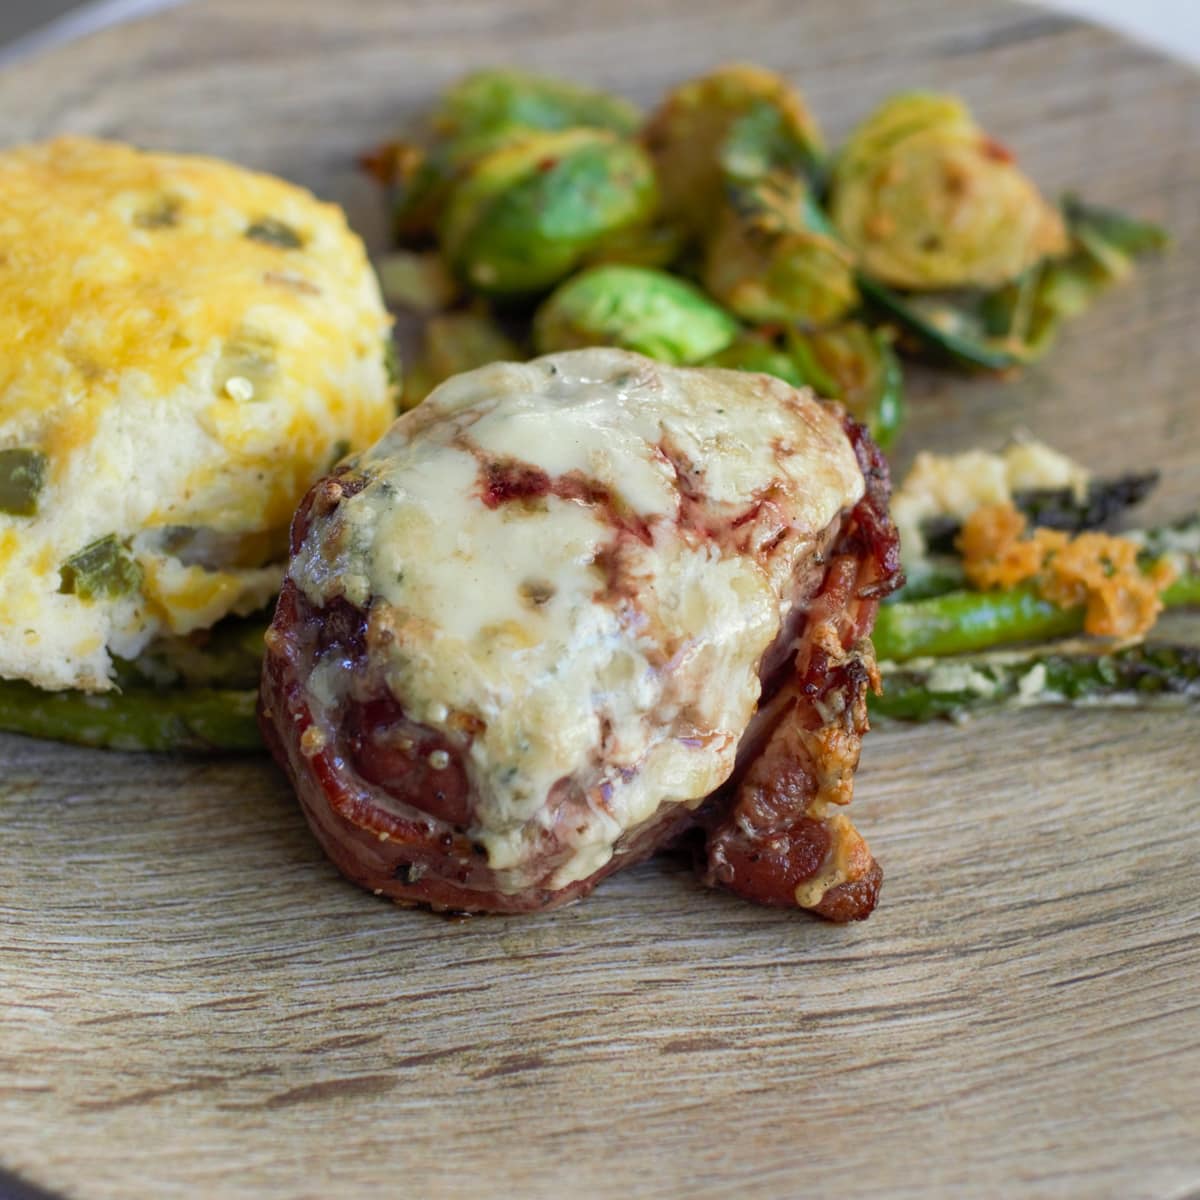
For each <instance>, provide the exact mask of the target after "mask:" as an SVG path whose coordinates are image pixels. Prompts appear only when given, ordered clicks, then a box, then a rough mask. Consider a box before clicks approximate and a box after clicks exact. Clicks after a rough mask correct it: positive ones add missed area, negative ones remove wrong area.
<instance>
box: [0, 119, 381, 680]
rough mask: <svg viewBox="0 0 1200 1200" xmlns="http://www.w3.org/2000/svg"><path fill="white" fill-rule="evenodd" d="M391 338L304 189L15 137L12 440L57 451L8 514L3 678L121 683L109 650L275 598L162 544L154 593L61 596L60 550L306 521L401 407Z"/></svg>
mask: <svg viewBox="0 0 1200 1200" xmlns="http://www.w3.org/2000/svg"><path fill="white" fill-rule="evenodd" d="M264 222H274V223H275V225H274V227H273V228H274V230H275V234H276V237H277V238H278V236H279V230H280V223H282V226H285V227H286V229H287V230H290V231H291V233H292V234H294V235H295V240H296V241H298V242H299V243H300V244H298V245H290V244H288V245H279V244H270V242H269V241H267V242H264V241H262V240H256V238H255V237H252V236H248V233H249V232H250V231H252V230H253V229H254V227H255V226H256V224H257V225H259V226H261V225H262V224H263V223H264ZM270 228H271V227H270V226H268V230H269V229H270ZM285 240H286V239H285ZM387 333H388V318H387V315H386V313H385V311H384V309H383V305H382V301H381V299H380V297H379V291H378V286H377V284H376V281H375V278H374V276H373V274H372V272H371V269H370V266H369V264H368V262H367V259H366V254H365V251H364V249H363V246H362V243H361V242H360V241H359V240H358V238H357V237H356V236H355V235H354V234H353V233H352V232H351V231H350V230H349V228H348V227H347V225H346V221H345V218H344V216H343V215H342V213H341V211H340V210H339V209H338V208H336V207H335V206H333V205H328V204H321V203H318V202H317V201H316V200H315V199H314V198H313V197H312V196H311V195H310V194H309V193H307V192H305V191H304V190H302V189H301V188H298V187H295V186H293V185H291V184H288V183H285V182H284V181H282V180H279V179H274V178H271V177H270V176H266V175H260V174H255V173H253V172H250V171H246V170H243V169H241V168H238V167H235V166H232V165H230V164H227V163H221V162H218V161H216V160H212V159H205V158H197V157H191V156H184V155H166V154H145V153H141V152H139V151H137V150H134V149H132V148H131V147H128V146H123V145H119V144H116V143H109V142H101V141H94V140H91V139H87V138H60V139H58V140H56V141H53V142H48V143H44V144H39V145H32V146H24V147H18V148H16V149H14V150H10V151H8V152H6V153H2V154H0V344H2V345H3V346H4V347H5V354H4V356H3V359H0V450H3V449H8V448H11V447H27V448H35V449H37V450H39V451H40V452H42V453H43V454H44V455H45V456H46V463H47V467H46V481H45V485H44V487H43V489H42V493H41V495H40V497H39V504H38V512H37V514H36V516H33V517H29V516H14V515H9V514H4V513H0V560H3V577H2V579H0V676H6V675H17V676H24V677H25V678H28V679H32V680H33V681H34V682H36V683H39V684H41V685H42V686H45V687H64V686H77V687H88V688H97V689H99V688H104V687H106V686H108V680H107V672H108V667H109V662H108V656H107V653H106V647H108V648H111V649H113V650H116V651H117V652H119V653H122V654H130V653H136V652H137V650H138V649H139V648H140V647H141V646H142V645H144V644H145V642H146V641H147V640H148V639H149V638H150V637H152V636H153V635H154V634H155V633H157V632H160V631H162V630H185V629H189V628H195V627H197V626H198V625H205V624H209V623H211V622H212V621H213V620H215V619H217V618H218V617H220V616H222V615H224V614H225V613H227V612H230V611H245V610H247V609H249V608H253V607H255V606H256V605H258V604H261V603H262V602H263V600H264V599H265V598H266V597H267V595H268V594H269V591H270V584H269V583H268V582H266V581H265V577H264V576H263V575H262V573H261V570H258V569H257V566H256V564H249V567H248V569H247V570H242V569H239V568H236V567H235V568H231V569H217V570H213V571H200V570H199V569H195V570H191V571H181V570H176V569H173V568H172V566H171V564H170V563H163V562H157V561H153V560H152V557H150V556H149V552H147V556H146V557H145V558H144V561H143V562H142V564H141V565H142V567H143V570H144V572H145V574H146V576H147V578H148V579H149V580H150V586H149V588H148V590H147V591H146V592H145V593H143V594H142V595H139V596H135V597H132V598H126V599H121V600H119V601H114V602H112V603H108V602H104V601H94V602H90V603H85V602H84V601H82V600H80V599H78V598H77V597H74V596H65V595H61V594H60V593H59V590H58V589H59V582H60V580H59V568H60V565H61V563H62V562H63V560H64V559H66V558H67V557H69V556H70V555H72V554H73V553H75V552H76V551H78V550H80V549H81V548H82V547H84V546H86V545H88V544H89V543H90V542H93V541H95V540H97V539H99V538H103V537H107V536H108V535H110V534H115V535H116V536H117V537H118V538H119V539H120V540H121V541H124V542H126V543H128V542H129V541H131V540H132V539H133V538H135V537H139V535H142V534H143V533H144V532H145V531H146V530H148V529H156V528H159V527H187V528H198V529H213V530H218V531H221V532H223V533H228V534H233V535H255V534H257V533H259V532H262V531H266V530H281V529H283V528H284V527H286V524H287V522H288V520H289V519H290V517H291V514H292V511H293V510H294V508H295V505H296V503H297V502H298V500H299V498H300V496H301V495H302V494H303V492H304V490H305V488H306V487H307V486H308V484H309V483H311V481H312V480H313V479H314V478H315V477H316V476H317V475H318V474H320V472H321V471H323V470H325V469H327V467H328V466H329V463H330V460H331V458H332V457H333V450H334V447H335V446H337V445H338V444H339V443H344V444H346V445H348V446H349V447H351V448H357V447H361V446H365V445H368V444H370V442H371V441H372V440H373V439H374V438H376V437H378V436H379V434H380V433H381V432H382V431H383V429H384V428H385V427H386V425H387V423H388V422H389V421H390V420H391V418H392V416H393V415H394V408H393V404H392V399H391V396H390V392H389V386H388V383H387V378H386V372H385V368H384V364H383V353H382V352H383V345H384V339H385V338H386V336H387ZM143 550H144V546H143V545H142V544H141V543H139V545H138V546H137V547H135V553H136V554H138V555H139V556H142V555H143ZM209 565H211V566H214V567H218V568H224V566H225V564H221V563H215V564H209ZM212 576H216V577H215V578H213V577H212ZM273 577H274V578H275V579H277V578H278V574H277V573H275V574H274V576H273Z"/></svg>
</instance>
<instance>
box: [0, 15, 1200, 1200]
mask: <svg viewBox="0 0 1200 1200" xmlns="http://www.w3.org/2000/svg"><path fill="white" fill-rule="evenodd" d="M732 57H738V58H745V59H750V60H754V61H758V62H762V63H765V64H767V65H769V66H772V67H776V68H779V69H781V70H783V71H785V72H787V73H788V74H789V75H790V76H792V77H793V78H795V79H796V80H797V81H798V82H799V83H800V84H801V86H802V87H803V88H804V90H805V92H806V93H807V95H808V97H809V99H810V101H811V102H812V104H813V106H814V108H815V110H816V112H817V113H818V114H819V116H820V118H821V119H822V121H823V122H824V124H825V126H826V129H827V131H828V133H829V134H830V136H831V138H834V139H836V138H839V137H841V136H842V135H843V134H844V133H845V132H846V130H847V129H848V128H849V126H850V125H851V124H852V122H854V121H855V120H856V119H857V118H859V117H860V116H862V115H863V114H864V113H866V112H867V110H868V109H870V108H871V107H872V106H873V105H874V104H875V103H876V102H877V101H879V100H880V99H881V98H883V97H884V96H886V95H887V94H889V93H891V92H893V91H896V90H899V89H903V88H913V87H933V88H947V89H952V90H954V91H957V92H960V93H962V94H963V95H964V96H965V97H967V99H968V100H969V101H970V102H971V104H972V105H973V106H974V108H975V109H976V111H977V113H978V115H979V117H980V118H981V120H982V122H983V123H984V125H985V126H986V127H987V128H988V129H989V130H990V131H991V132H992V133H993V134H994V135H995V136H997V137H999V138H1001V139H1002V140H1004V141H1006V142H1008V143H1010V144H1011V145H1012V146H1013V147H1014V148H1015V149H1016V150H1017V152H1018V153H1019V155H1020V157H1021V159H1022V161H1023V162H1024V164H1025V165H1026V166H1027V167H1028V169H1029V170H1030V172H1031V173H1032V175H1033V176H1034V177H1035V178H1036V179H1038V180H1039V181H1041V183H1042V184H1043V185H1044V186H1045V187H1046V189H1047V190H1048V191H1049V192H1050V193H1052V194H1053V193H1057V192H1058V191H1059V190H1060V189H1063V188H1066V187H1068V186H1070V187H1075V188H1078V189H1079V190H1080V191H1081V192H1083V193H1085V194H1086V195H1087V196H1089V197H1091V198H1093V199H1095V200H1097V201H1100V202H1108V203H1112V204H1116V205H1121V206H1125V207H1128V208H1129V209H1131V210H1133V211H1134V212H1136V213H1138V214H1141V215H1144V216H1147V217H1152V218H1156V219H1160V220H1162V221H1164V222H1165V223H1166V224H1167V225H1168V226H1170V228H1171V229H1172V231H1173V233H1174V235H1175V237H1176V243H1177V244H1176V247H1175V249H1174V251H1173V252H1172V253H1171V255H1170V256H1169V257H1166V258H1165V259H1163V260H1162V261H1161V262H1159V263H1155V264H1153V265H1150V266H1148V267H1147V268H1146V269H1145V270H1144V271H1143V272H1141V273H1140V274H1139V276H1138V278H1137V279H1136V281H1135V282H1134V283H1133V284H1131V285H1129V286H1127V287H1125V288H1123V289H1121V290H1120V291H1118V292H1117V293H1116V294H1114V295H1112V296H1111V297H1109V298H1108V299H1106V300H1105V301H1104V302H1103V303H1102V304H1101V305H1100V306H1099V307H1098V308H1097V309H1095V310H1094V311H1093V312H1092V313H1091V314H1090V315H1088V316H1087V317H1086V318H1084V319H1083V320H1081V321H1079V322H1078V323H1077V324H1076V325H1074V326H1073V327H1072V328H1071V329H1070V330H1069V331H1068V332H1067V334H1066V335H1065V336H1064V338H1063V340H1062V344H1061V345H1060V347H1059V348H1058V350H1057V351H1056V352H1055V353H1054V354H1053V355H1052V357H1051V358H1050V361H1049V362H1048V363H1047V364H1046V365H1045V366H1043V367H1039V368H1038V369H1036V370H1034V371H1030V372H1029V373H1028V374H1027V375H1026V376H1025V377H1024V378H1023V379H1021V380H1019V381H1017V382H1015V383H1009V384H1001V383H998V382H991V381H967V382H964V381H962V380H959V379H956V378H951V377H934V376H932V375H928V376H924V375H923V376H919V377H918V376H914V377H913V383H912V387H911V391H912V393H913V400H914V404H913V410H914V412H913V421H912V425H911V429H910V432H909V433H908V434H907V435H906V438H905V441H904V443H903V445H902V446H901V448H900V452H899V454H898V456H897V457H898V462H899V463H900V464H901V465H903V464H904V463H906V462H907V460H908V459H909V458H910V457H911V454H912V453H913V451H914V450H915V449H916V448H918V447H921V446H930V447H936V448H942V449H952V448H965V447H967V446H969V445H976V444H985V445H992V446H995V445H998V444H999V443H1000V442H1002V441H1003V439H1004V438H1005V437H1006V436H1007V434H1008V433H1009V432H1010V431H1011V430H1012V429H1013V428H1014V427H1018V426H1020V427H1024V428H1026V429H1028V430H1031V431H1032V432H1034V433H1035V434H1037V435H1039V436H1041V437H1044V438H1046V439H1048V440H1049V441H1051V442H1053V443H1054V444H1056V445H1058V446H1059V447H1061V448H1062V449H1063V450H1065V451H1067V452H1069V453H1071V454H1074V455H1076V456H1078V457H1080V458H1081V459H1083V460H1084V461H1085V462H1087V463H1089V464H1090V465H1091V466H1092V467H1093V468H1095V469H1096V470H1098V471H1116V470H1120V469H1122V468H1143V467H1149V466H1159V467H1161V468H1162V469H1163V471H1164V473H1165V482H1164V484H1163V486H1162V488H1161V489H1160V491H1159V493H1158V495H1157V496H1156V497H1155V499H1154V503H1153V504H1152V505H1151V506H1150V511H1149V512H1148V516H1149V517H1151V518H1157V517H1166V516H1169V515H1172V514H1176V513H1181V512H1183V511H1185V510H1188V509H1190V508H1192V507H1194V506H1195V505H1196V502H1197V499H1198V497H1200V400H1198V396H1200V382H1198V381H1200V285H1198V282H1197V281H1198V280H1200V81H1198V80H1197V78H1196V77H1195V76H1193V75H1192V74H1190V73H1189V72H1188V71H1187V70H1185V69H1184V68H1182V67H1180V66H1177V65H1174V64H1172V63H1169V62H1166V61H1164V60H1162V59H1160V58H1158V57H1156V56H1154V55H1152V54H1150V53H1148V52H1146V51H1144V50H1142V49H1140V48H1138V47H1136V46H1134V45H1132V44H1129V43H1127V42H1122V41H1120V40H1118V39H1117V38H1116V37H1114V36H1112V35H1109V34H1106V33H1103V32H1099V31H1097V30H1095V29H1093V28H1090V27H1088V26H1085V25H1081V24H1078V23H1075V22H1073V21H1070V20H1067V19H1063V18H1060V17H1055V16H1050V15H1048V14H1045V13H1043V12H1040V11H1038V10H1035V9H1030V8H1022V7H1018V6H1016V5H1010V4H1004V3H998V2H997V3H992V2H990V0H970V2H969V3H968V2H963V0H918V2H916V3H904V4H898V3H895V2H894V0H829V2H820V3H804V4H802V3H798V2H791V0H739V2H738V3H736V4H730V3H728V0H665V2H657V0H596V2H595V3H590V4H567V3H561V2H559V0H504V2H503V3H490V4H489V3H484V2H482V0H480V2H472V3H450V2H449V0H405V2H389V0H339V2H333V0H212V2H209V3H203V2H201V3H196V4H193V5H189V6H185V7H183V8H180V9H176V10H174V11H170V12H167V13H165V14H163V15H161V16H159V17H157V18H154V19H151V20H147V21H144V22H141V23H138V24H134V25H128V26H124V27H120V28H117V29H114V30H112V31H110V32H107V33H105V34H102V35H99V36H96V37H93V38H90V39H88V40H85V41H82V42H79V43H76V44H73V45H70V46H68V47H66V48H64V49H61V50H58V51H56V52H55V53H52V54H47V55H45V56H43V57H41V58H39V59H37V60H36V61H29V62H25V63H21V64H18V65H16V66H13V67H10V68H9V69H7V70H6V71H4V72H2V73H0V143H3V144H8V143H11V142H15V141H18V140H23V139H28V138H34V137H42V136H46V135H49V134H53V133H56V132H59V131H63V130H74V131H80V132H87V133H94V134H101V135H107V136H114V137H120V138H126V139H129V140H131V141H133V142H136V143H139V144H143V145H148V146H156V147H165V148H176V149H182V150H194V151H204V152H206V153H212V154H218V155H223V156H227V157H229V158H232V159H236V160H238V161H240V162H243V163H247V164H250V165H252V166H256V167H263V168H267V169H269V170H272V171H276V172H278V173H280V174H283V175H285V176H288V177H290V178H293V179H296V180H299V181H301V182H303V183H305V184H308V185H309V186H311V187H312V188H313V189H314V190H315V191H317V192H318V193H320V194H321V195H323V196H326V197H329V198H333V199H337V200H340V201H342V202H343V203H344V204H346V206H347V207H348V209H349V210H350V213H351V216H352V219H353V220H354V221H355V222H356V223H357V225H358V226H359V228H361V229H362V230H363V232H364V233H365V234H366V236H367V237H368V238H369V239H370V240H371V241H372V243H373V244H374V245H375V246H378V245H379V244H380V234H381V231H382V220H381V215H380V213H379V211H378V209H377V198H376V197H375V195H374V194H373V192H372V190H371V187H370V186H369V184H368V183H367V182H366V181H365V180H364V179H363V178H362V177H361V176H360V175H359V174H358V172H357V170H356V167H355V157H356V155H357V153H358V152H359V151H361V150H363V149H364V148H366V147H369V146H371V145H372V144H373V143H375V142H377V141H378V140H380V139H382V138H384V137H385V136H387V135H388V134H390V133H391V132H392V131H393V130H395V129H396V128H397V126H398V125H400V124H401V123H402V122H403V121H404V120H405V119H406V118H407V117H409V116H411V115H413V114H415V113H417V112H418V111H420V110H421V109H422V108H423V107H424V106H426V105H427V104H428V103H429V101H430V100H431V98H432V97H433V96H434V94H435V93H436V92H437V90H438V89H439V88H440V87H441V86H442V85H443V84H445V83H446V82H447V81H449V80H451V79H454V78H455V77H456V76H458V75H459V74H461V73H462V72H464V71H465V70H467V69H468V68H470V67H473V66H476V65H479V64H485V63H519V64H522V65H525V66H529V67H534V68H539V69H543V70H546V71H553V72H559V73H562V74H565V75H568V76H571V77H573V78H576V79H579V80H586V81H589V82H593V83H596V84H600V85H603V86H605V87H610V88H614V89H617V90H619V91H622V92H626V93H628V94H629V95H631V96H633V97H635V98H636V99H638V100H640V101H642V102H644V103H647V104H649V103H652V102H653V101H654V100H655V98H656V97H657V96H658V95H659V94H660V93H661V92H662V90H663V89H664V88H665V87H666V86H667V85H669V84H671V83H672V82H674V81H676V80H679V79H681V78H684V77H686V76H688V75H692V74H694V73H697V72H699V71H702V70H703V69H705V68H707V67H709V66H711V65H713V64H714V63H716V62H719V61H722V60H726V59H729V58H732ZM0 204H2V197H0ZM1198 732H1200V731H1198V727H1197V721H1196V718H1195V716H1194V715H1191V716H1189V715H1179V716H1166V715H1162V716H1139V715H1134V714H1122V713H1109V714H1105V713H1097V714H1084V713H1069V714H1054V713H1050V714H1047V713H1037V714H1028V715H1022V716H1011V715H1010V716H998V717H995V718H990V719H986V720H979V721H977V722H975V723H973V724H970V725H967V726H965V727H951V726H937V727H932V728H917V729H903V728H901V729H895V728H893V729H887V730H877V731H876V732H875V733H874V734H872V736H871V737H870V738H869V739H868V749H867V752H866V754H865V756H864V761H863V767H862V771H861V773H860V776H859V786H858V796H857V799H856V802H855V805H856V808H857V811H858V822H859V825H860V828H862V829H864V831H865V832H866V833H867V836H868V837H869V838H870V841H871V844H872V846H873V848H874V849H875V851H876V853H877V854H878V856H879V857H880V859H881V860H882V862H883V864H884V866H885V869H886V871H887V882H886V884H885V888H884V892H883V899H882V904H881V906H880V908H879V910H878V912H877V913H876V915H875V916H874V917H872V919H871V920H870V921H868V922H867V923H865V924H863V925H858V926H854V927H850V928H833V927H831V926H828V925H824V924H820V923H818V922H815V921H811V920H808V919H805V918H803V917H796V916H787V915H781V914H779V913H775V912H770V911H766V910H761V909H756V908H751V907H749V906H746V905H744V904H741V903H739V902H738V901H736V900H734V899H732V898H730V897H728V896H724V895H717V894H713V893H709V892H706V891H704V890H703V889H702V888H701V887H699V886H698V885H697V884H696V883H695V882H694V881H693V880H692V878H691V877H690V875H689V874H688V873H687V871H686V870H684V869H683V868H682V867H680V866H677V865H675V864H673V863H671V862H659V863H651V864H648V865H646V866H644V867H641V868H639V869H635V870H633V871H631V872H629V873H628V874H626V875H623V876H620V877H618V878H616V879H614V880H612V881H610V882H609V883H607V884H605V885H603V886H602V887H601V888H600V890H599V892H598V893H597V894H596V895H595V896H593V897H592V898H591V899H590V900H588V901H586V902H585V903H583V904H580V905H577V906H575V907H573V908H569V909H566V910H564V911H562V912H556V913H551V914H549V915H546V916H533V917H522V918H512V919H500V918H494V919H476V920H468V921H449V920H445V919H441V918H438V917H433V916H430V915H428V914H425V913H420V912H410V911H404V910H401V909H398V908H394V907H392V906H391V905H389V904H387V903H385V902H381V901H379V900H375V899H373V898H372V897H370V896H369V895H367V894H365V893H363V892H360V891H358V890H356V889H355V888H353V887H351V886H350V885H349V884H347V883H344V882H343V881H342V880H341V879H340V878H339V877H338V876H337V875H336V874H335V872H334V871H333V869H332V868H331V867H330V866H329V864H328V863H327V862H326V861H325V860H324V859H323V858H322V856H321V854H320V853H319V852H318V850H317V848H316V845H315V843H314V842H313V840H312V838H311V837H310V835H309V833H308V831H307V829H306V827H305V825H304V822H303V821H302V819H301V817H300V814H299V811H298V809H297V808H296V806H295V804H294V803H293V801H292V799H291V797H290V795H289V794H288V791H287V789H286V788H285V787H284V785H283V783H282V780H281V778H280V776H279V775H278V774H277V773H276V772H275V770H274V769H273V768H272V766H271V765H270V764H269V763H268V762H266V761H260V760H254V759H251V760H247V761H241V762H192V761H166V760H163V759H158V758H149V757H136V756H130V755H117V754H101V753H91V752H86V751H80V750H73V749H68V748H64V747H60V746H55V745H50V744H39V743H37V742H33V741H27V740H23V739H20V738H15V737H13V738H0V1166H2V1167H3V1168H5V1169H7V1170H8V1171H10V1172H14V1173H16V1174H17V1175H19V1176H21V1177H23V1178H24V1179H26V1180H29V1181H33V1182H35V1183H36V1184H38V1185H40V1186H41V1187H44V1188H48V1189H51V1190H53V1191H54V1192H56V1193H59V1194H62V1195H66V1196H70V1197H79V1198H88V1200H90V1198H93V1197H122V1198H125V1197H151V1198H154V1200H171V1198H175V1197H179V1198H187V1200H192V1198H208V1197H216V1196H220V1197H250V1196H253V1197H272V1198H273V1197H279V1198H283V1197H288V1198H293V1197H313V1198H325V1197H357V1196H366V1195H368V1194H369V1192H370V1191H371V1190H372V1189H374V1190H375V1193H376V1194H377V1195H383V1196H405V1197H407V1196H438V1197H440V1196H459V1195H462V1196H478V1195H485V1196H512V1197H541V1196H546V1197H556V1198H557V1197H561V1196H572V1197H574V1196H598V1197H625V1196H631V1195H638V1196H649V1197H673V1196H679V1195H688V1196H701V1197H703V1196H738V1197H741V1196H746V1197H777V1196H802V1195H835V1196H860V1195H861V1196H886V1197H899V1198H903V1197H914V1198H921V1200H924V1198H927V1197H955V1198H958V1197H985V1196H1063V1197H1072V1198H1076V1197H1100V1196H1104V1197H1120V1198H1122V1200H1126V1198H1132V1197H1155V1198H1163V1200H1166V1198H1168V1197H1171V1198H1174V1197H1182V1196H1185V1195H1192V1196H1195V1195H1197V1194H1198V1189H1200V803H1198V801H1200V753H1198V738H1197V733H1198ZM2 1187H3V1185H0V1190H2Z"/></svg>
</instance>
